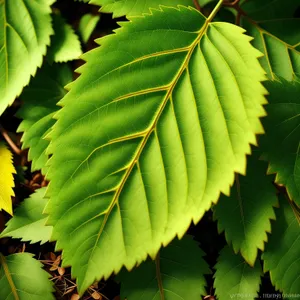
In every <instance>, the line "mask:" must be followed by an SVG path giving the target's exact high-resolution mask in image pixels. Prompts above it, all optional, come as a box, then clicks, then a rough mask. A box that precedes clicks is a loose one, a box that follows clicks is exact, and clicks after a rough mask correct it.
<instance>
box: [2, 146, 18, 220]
mask: <svg viewBox="0 0 300 300" xmlns="http://www.w3.org/2000/svg"><path fill="white" fill-rule="evenodd" d="M12 158H13V156H12V153H11V152H10V150H9V149H7V147H6V145H5V144H4V143H3V142H0V170H1V176H0V186H1V189H0V210H1V209H3V210H5V211H7V212H8V213H9V214H10V215H12V214H13V210H12V201H11V197H12V196H14V195H15V193H14V191H13V189H12V188H13V187H14V186H15V183H14V176H13V174H16V170H15V167H14V165H13V160H12Z"/></svg>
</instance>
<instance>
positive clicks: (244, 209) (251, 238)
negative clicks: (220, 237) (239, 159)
mask: <svg viewBox="0 0 300 300" xmlns="http://www.w3.org/2000/svg"><path fill="white" fill-rule="evenodd" d="M258 156H259V152H258V151H257V150H256V151H254V154H253V155H252V156H251V157H249V158H248V166H247V175H246V176H238V175H237V178H236V181H235V184H234V186H233V187H232V189H231V195H230V197H229V198H228V197H226V196H224V195H221V198H220V199H219V202H218V204H217V205H216V206H215V208H214V213H215V217H216V218H217V220H218V229H219V231H223V230H225V237H226V240H227V242H228V243H232V246H233V249H234V252H235V253H237V252H238V251H240V252H241V254H242V256H243V257H244V258H245V260H246V261H247V262H248V263H249V264H250V265H251V266H253V265H254V263H255V260H256V257H257V250H258V249H260V250H263V249H264V242H266V241H267V232H270V231H271V222H270V219H273V220H274V219H275V213H274V209H273V207H274V206H276V205H277V203H278V200H277V196H276V189H275V187H274V186H273V183H272V182H273V176H267V175H266V173H267V163H265V162H262V161H259V160H258Z"/></svg>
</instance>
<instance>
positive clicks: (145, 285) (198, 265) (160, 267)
mask: <svg viewBox="0 0 300 300" xmlns="http://www.w3.org/2000/svg"><path fill="white" fill-rule="evenodd" d="M204 255H205V253H204V252H203V251H202V250H201V249H200V248H199V246H198V245H197V243H196V242H195V241H193V240H192V238H191V237H189V236H186V237H184V238H183V239H182V240H180V241H179V240H178V239H176V240H174V241H173V242H172V243H171V244H170V245H168V246H167V247H166V248H162V249H161V251H160V253H159V254H158V256H157V257H156V259H155V261H152V260H148V261H146V262H145V263H142V265H141V266H139V267H138V268H136V269H134V270H133V271H132V272H130V273H128V272H122V273H121V275H120V277H119V278H120V280H121V299H125V298H127V299H129V300H148V299H155V300H158V299H164V300H177V299H178V300H179V299H182V300H198V299H200V295H205V294H206V291H205V286H206V280H205V278H204V274H210V273H211V271H210V269H209V266H208V264H207V263H206V262H205V260H204V259H203V256H204Z"/></svg>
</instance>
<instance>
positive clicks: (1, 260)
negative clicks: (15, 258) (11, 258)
mask: <svg viewBox="0 0 300 300" xmlns="http://www.w3.org/2000/svg"><path fill="white" fill-rule="evenodd" d="M0 263H1V265H2V266H3V270H4V273H5V276H6V278H7V281H8V283H9V286H10V287H11V291H12V293H13V295H14V297H15V300H20V298H19V295H18V293H17V288H16V286H15V284H14V281H13V279H12V277H11V274H10V272H9V268H8V265H7V263H6V259H5V257H4V256H3V255H2V254H1V253H0Z"/></svg>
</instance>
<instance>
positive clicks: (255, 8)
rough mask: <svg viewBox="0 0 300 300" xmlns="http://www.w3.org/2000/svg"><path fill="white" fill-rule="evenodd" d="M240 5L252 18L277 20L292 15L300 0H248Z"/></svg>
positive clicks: (299, 6)
mask: <svg viewBox="0 0 300 300" xmlns="http://www.w3.org/2000/svg"><path fill="white" fill-rule="evenodd" d="M241 7H242V9H243V10H244V11H245V12H246V13H247V15H248V16H249V17H250V18H251V19H253V20H257V21H263V20H272V19H273V20H274V19H277V20H279V19H284V18H292V17H294V16H295V13H296V10H297V8H300V0H264V1H261V0H248V1H244V3H243V4H242V5H241Z"/></svg>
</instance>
